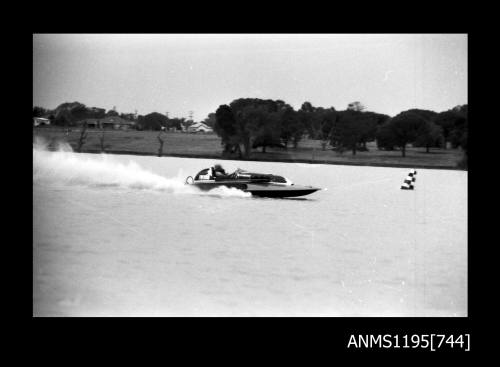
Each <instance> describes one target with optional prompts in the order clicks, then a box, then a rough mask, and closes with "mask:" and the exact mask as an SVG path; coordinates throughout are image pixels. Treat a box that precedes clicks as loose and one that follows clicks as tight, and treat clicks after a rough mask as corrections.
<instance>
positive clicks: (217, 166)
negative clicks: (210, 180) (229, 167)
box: [214, 164, 226, 172]
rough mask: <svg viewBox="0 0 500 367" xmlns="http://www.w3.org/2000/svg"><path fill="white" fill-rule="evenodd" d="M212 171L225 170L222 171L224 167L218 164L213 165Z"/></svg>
mask: <svg viewBox="0 0 500 367" xmlns="http://www.w3.org/2000/svg"><path fill="white" fill-rule="evenodd" d="M214 172H226V171H224V168H222V166H221V165H220V164H216V165H214Z"/></svg>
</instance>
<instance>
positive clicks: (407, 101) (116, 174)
mask: <svg viewBox="0 0 500 367" xmlns="http://www.w3.org/2000/svg"><path fill="white" fill-rule="evenodd" d="M32 37H33V115H32V130H33V317H35V318H44V317H338V318H345V317H356V318H363V317H370V318H372V317H378V318H379V317H383V318H389V317H405V318H406V317H410V318H417V317H426V318H432V317H446V318H466V317H468V316H470V315H469V307H468V302H469V300H468V281H469V279H468V226H467V223H468V146H467V143H468V35H467V34H461V33H390V34H389V33H387V34H386V33H353V34H351V33H157V34H155V33H150V34H147V33H100V34H98V33H92V34H85V33H58V34H55V33H54V34H53V33H33V34H32Z"/></svg>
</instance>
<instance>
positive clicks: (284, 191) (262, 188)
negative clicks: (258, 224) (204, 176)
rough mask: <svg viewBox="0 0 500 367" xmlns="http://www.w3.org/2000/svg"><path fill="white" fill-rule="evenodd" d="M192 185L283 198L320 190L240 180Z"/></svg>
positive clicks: (203, 188)
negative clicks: (233, 189)
mask: <svg viewBox="0 0 500 367" xmlns="http://www.w3.org/2000/svg"><path fill="white" fill-rule="evenodd" d="M192 185H193V186H196V187H198V188H199V189H201V190H205V191H206V190H211V189H214V188H216V187H220V186H225V187H229V188H231V187H232V188H236V189H238V190H242V191H244V192H249V193H251V194H252V195H253V196H259V197H268V198H285V197H298V196H305V195H309V194H312V193H313V192H316V191H318V190H321V189H319V188H316V187H312V186H300V185H278V184H272V183H262V184H255V183H242V182H211V183H208V182H207V183H205V182H202V183H198V182H195V183H193V184H192Z"/></svg>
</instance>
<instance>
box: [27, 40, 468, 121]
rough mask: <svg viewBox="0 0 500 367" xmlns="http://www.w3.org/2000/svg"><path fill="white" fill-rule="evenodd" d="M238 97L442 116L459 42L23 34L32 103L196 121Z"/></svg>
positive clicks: (455, 89)
mask: <svg viewBox="0 0 500 367" xmlns="http://www.w3.org/2000/svg"><path fill="white" fill-rule="evenodd" d="M242 97H252V98H264V99H268V98H269V99H281V100H283V101H285V102H287V103H289V104H291V105H292V106H293V107H294V108H295V109H298V108H300V106H301V104H302V103H303V102H304V101H309V102H311V103H312V104H313V105H314V106H322V107H331V106H333V107H335V108H336V109H337V110H341V109H345V108H346V107H347V105H348V103H350V102H353V101H361V102H362V103H363V104H364V105H365V106H366V108H367V109H368V110H370V111H375V112H380V113H386V114H388V115H391V116H394V115H396V114H397V113H399V112H401V111H404V110H407V109H410V108H423V109H431V110H434V111H438V112H440V111H444V110H447V109H450V108H452V107H454V106H456V105H460V104H466V103H467V35H464V34H442V35H433V34H424V35H418V34H408V35H404V34H403V35H398V34H388V35H383V34H375V35H374V34H355V35H346V34H264V35H261V34H232V35H228V34H185V35H179V34H161V35H148V34H139V35H130V34H103V35H99V34H93V35H86V34H70V35H64V34H59V35H52V34H43V35H39V34H36V35H33V105H34V106H42V107H45V108H50V109H53V108H55V107H57V106H58V105H59V104H61V103H63V102H74V101H78V102H81V103H84V104H85V105H87V106H89V107H101V108H105V109H106V110H108V109H111V108H113V106H116V108H117V110H118V111H119V112H134V110H137V111H138V113H139V114H142V115H145V114H148V113H150V112H154V111H156V112H161V113H166V112H167V111H168V112H169V116H170V117H188V115H189V111H193V117H194V120H202V119H204V118H205V117H206V116H207V115H208V114H209V113H210V112H215V110H216V109H217V107H218V106H219V105H221V104H228V103H230V102H231V101H232V100H234V99H236V98H242Z"/></svg>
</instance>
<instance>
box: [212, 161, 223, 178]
mask: <svg viewBox="0 0 500 367" xmlns="http://www.w3.org/2000/svg"><path fill="white" fill-rule="evenodd" d="M212 176H214V177H220V178H226V177H227V173H226V171H225V170H224V168H222V166H221V165H220V164H216V165H215V166H213V167H212Z"/></svg>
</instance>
